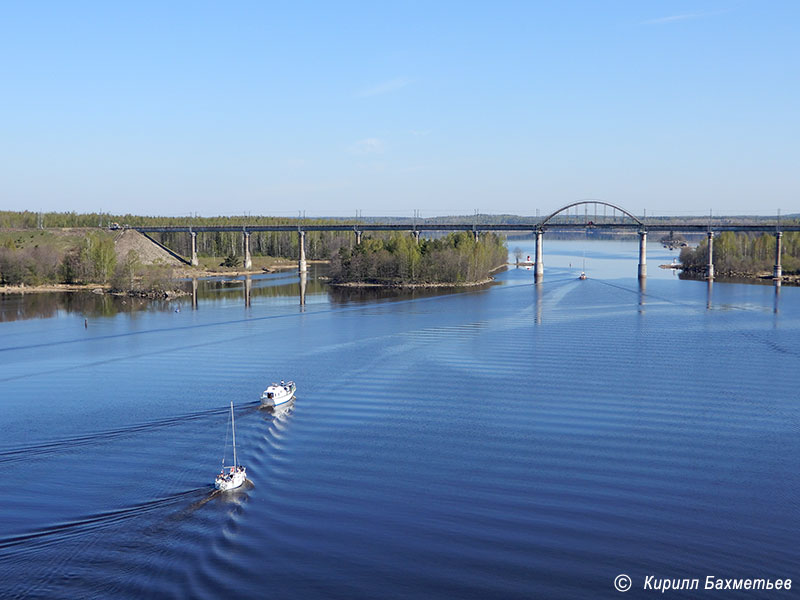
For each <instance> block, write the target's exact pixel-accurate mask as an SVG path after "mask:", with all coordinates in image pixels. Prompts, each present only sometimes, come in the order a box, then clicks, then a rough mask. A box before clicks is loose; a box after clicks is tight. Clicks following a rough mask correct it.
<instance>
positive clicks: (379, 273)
mask: <svg viewBox="0 0 800 600" xmlns="http://www.w3.org/2000/svg"><path fill="white" fill-rule="evenodd" d="M507 260H508V251H507V249H506V247H505V242H504V239H503V238H502V237H501V236H498V235H496V234H494V233H484V234H481V235H480V236H478V239H477V240H475V238H474V236H473V235H472V234H471V233H466V232H458V233H450V234H448V235H447V236H445V237H442V238H438V239H423V240H420V241H419V243H417V241H416V240H415V239H414V238H413V237H412V236H410V235H408V234H403V233H392V234H391V235H388V236H387V237H383V238H382V237H365V238H364V239H363V240H362V242H361V244H357V245H355V246H353V247H352V248H350V247H346V246H342V247H341V248H339V251H338V252H337V253H336V254H335V255H334V256H333V257H331V263H330V266H331V271H330V273H331V278H332V279H333V281H334V282H337V283H346V282H352V283H378V284H398V283H401V284H428V283H464V282H475V281H482V280H484V279H487V278H488V277H489V274H490V273H491V272H492V270H494V269H496V268H497V267H499V266H501V265H504V264H505V263H506V262H507Z"/></svg>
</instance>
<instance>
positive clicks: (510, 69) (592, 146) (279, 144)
mask: <svg viewBox="0 0 800 600" xmlns="http://www.w3.org/2000/svg"><path fill="white" fill-rule="evenodd" d="M0 9H1V10H0V209H10V210H22V209H29V210H45V211H47V210H59V211H70V210H74V211H78V212H88V211H99V210H104V211H107V212H133V213H139V214H156V215H175V216H177V215H185V214H189V213H193V212H197V213H199V214H201V215H216V214H243V213H245V212H249V213H252V214H270V215H287V216H290V215H294V216H297V214H298V211H305V212H306V214H307V215H309V216H311V215H340V216H347V215H354V214H355V213H356V211H357V210H360V211H361V212H362V214H363V215H365V216H373V215H397V216H400V215H406V216H412V215H413V211H414V210H415V209H418V210H420V212H421V214H422V216H434V215H442V214H472V213H473V212H474V210H475V209H479V210H480V211H481V212H486V213H502V212H508V213H517V214H523V215H534V214H535V213H536V210H537V209H540V210H541V211H542V213H544V212H549V211H550V210H554V209H556V208H558V207H559V206H561V205H563V204H566V203H569V202H573V201H576V200H580V199H584V198H597V199H602V200H605V201H608V202H612V203H616V204H620V205H622V206H623V207H625V208H627V209H629V210H631V211H632V212H634V213H637V214H641V213H642V211H644V210H646V211H647V212H648V214H665V215H669V214H676V213H685V214H702V213H705V214H707V213H708V211H709V210H710V209H713V211H714V213H715V214H723V213H727V214H732V213H749V214H774V213H775V211H776V210H777V209H781V210H782V212H784V213H789V212H798V211H800V149H799V148H800V146H799V145H798V144H800V2H796V1H794V0H792V1H784V2H780V1H776V2H769V1H756V0H753V1H750V0H736V1H734V0H730V1H722V0H719V1H706V0H696V1H693V2H688V1H687V2H680V1H675V2H669V1H661V2H659V1H644V0H636V1H633V0H631V1H595V0H591V1H585V2H578V1H574V2H570V1H564V2H559V1H552V0H549V1H546V2H545V1H542V2H534V1H529V2H518V3H517V2H485V1H482V2H464V1H463V0H462V1H458V2H430V1H423V2H401V1H392V2H382V1H378V2H375V1H364V2H358V3H356V2H341V1H335V2H315V3H312V2H280V3H278V2H275V3H273V2H266V1H258V2H245V1H236V2H201V1H197V0H193V1H192V2H178V1H170V2H162V1H159V2H146V1H140V0H137V1H136V2H127V3H125V2H114V1H112V2H108V1H105V0H104V1H102V2H99V1H98V2H88V1H85V2H82V1H80V0H76V1H71V2H61V1H53V2H37V1H35V0H34V1H26V2H10V1H9V2H2V3H0Z"/></svg>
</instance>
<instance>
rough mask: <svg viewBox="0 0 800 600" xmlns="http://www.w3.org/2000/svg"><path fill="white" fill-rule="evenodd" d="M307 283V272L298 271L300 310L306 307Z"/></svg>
mask: <svg viewBox="0 0 800 600" xmlns="http://www.w3.org/2000/svg"><path fill="white" fill-rule="evenodd" d="M307 284H308V274H306V273H300V310H305V308H306V286H307Z"/></svg>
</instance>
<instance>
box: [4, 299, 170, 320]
mask: <svg viewBox="0 0 800 600" xmlns="http://www.w3.org/2000/svg"><path fill="white" fill-rule="evenodd" d="M170 309H171V306H170V304H169V302H167V301H165V300H148V299H146V298H129V297H126V296H112V295H110V294H93V293H91V292H45V293H35V294H6V295H4V296H0V322H7V321H19V320H22V319H46V318H50V317H54V316H55V315H56V314H57V313H58V312H59V311H64V312H67V313H70V314H79V315H84V316H86V317H87V318H91V317H113V316H114V315H116V314H118V313H129V314H134V313H137V312H140V311H145V310H156V311H158V310H170Z"/></svg>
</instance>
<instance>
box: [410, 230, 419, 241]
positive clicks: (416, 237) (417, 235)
mask: <svg viewBox="0 0 800 600" xmlns="http://www.w3.org/2000/svg"><path fill="white" fill-rule="evenodd" d="M411 233H413V234H414V240H415V241H416V242H417V244H419V231H418V230H416V229H415V230H414V231H412V232H411Z"/></svg>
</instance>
